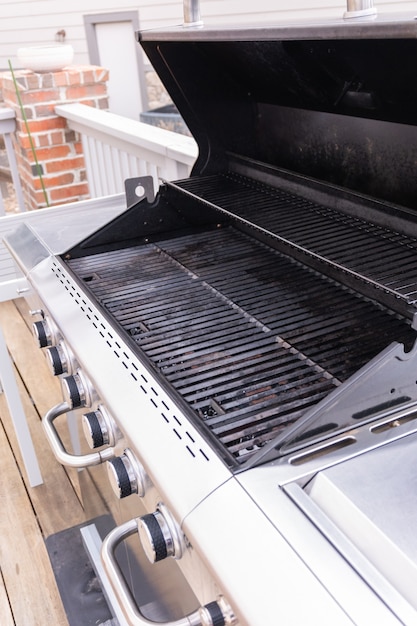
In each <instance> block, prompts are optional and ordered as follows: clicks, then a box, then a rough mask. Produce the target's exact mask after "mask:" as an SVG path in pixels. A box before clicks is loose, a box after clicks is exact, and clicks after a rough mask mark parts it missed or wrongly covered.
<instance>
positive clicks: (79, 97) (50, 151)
mask: <svg viewBox="0 0 417 626" xmlns="http://www.w3.org/2000/svg"><path fill="white" fill-rule="evenodd" d="M108 77H109V76H108V71H107V70H106V69H104V68H102V67H97V66H90V65H89V66H71V67H69V68H65V69H63V70H60V71H57V72H45V73H35V72H32V71H29V70H17V71H16V72H15V78H16V82H17V85H18V91H19V94H20V100H21V103H22V107H23V110H24V113H25V116H26V121H27V124H26V123H25V120H24V116H23V114H22V110H21V106H20V103H19V98H18V96H17V94H16V89H15V86H14V82H13V79H12V75H11V73H10V72H3V73H2V75H1V82H2V93H3V99H4V103H5V104H6V105H7V106H8V107H11V108H12V109H13V110H14V111H15V115H16V125H17V130H16V136H15V142H16V145H15V148H16V158H17V161H18V167H19V174H20V178H21V181H22V186H23V193H24V198H25V205H26V208H27V209H37V208H41V207H44V206H53V205H54V204H62V203H67V202H75V201H77V200H83V199H86V198H88V197H89V191H88V184H87V180H86V171H85V163H84V156H83V153H82V146H81V140H80V137H79V136H78V134H77V133H74V132H73V131H71V130H70V129H69V128H68V127H67V125H66V120H65V119H63V118H61V117H58V116H57V115H56V114H55V106H56V105H57V104H67V103H70V102H80V103H82V104H86V105H89V106H93V107H96V108H99V109H107V108H108V94H107V85H106V83H107V81H108ZM28 129H29V132H28ZM32 145H33V146H34V150H35V153H36V157H35V156H34V154H33V150H32ZM36 160H37V162H38V167H37V165H36ZM38 171H40V172H41V176H42V180H43V187H42V182H41V179H40V177H39V175H38Z"/></svg>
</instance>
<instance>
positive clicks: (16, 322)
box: [0, 300, 86, 626]
mask: <svg viewBox="0 0 417 626" xmlns="http://www.w3.org/2000/svg"><path fill="white" fill-rule="evenodd" d="M31 321H32V320H29V316H28V311H27V306H26V304H25V303H24V301H23V300H16V301H13V302H4V303H0V325H1V328H2V330H3V333H4V336H5V339H6V343H7V346H8V350H9V353H10V355H11V357H12V360H13V363H14V367H15V374H16V379H17V381H18V386H19V391H20V396H21V399H22V403H23V408H24V411H25V414H26V416H27V420H28V424H29V428H30V431H31V435H32V438H33V441H34V445H35V449H36V453H37V456H38V460H39V464H40V469H41V473H42V477H43V480H44V483H43V484H42V485H39V486H37V487H30V486H29V484H28V481H27V477H26V472H25V468H24V465H23V462H22V458H21V454H20V450H19V447H18V444H17V440H16V436H15V432H14V428H13V425H12V422H11V419H10V415H9V411H8V408H7V403H6V399H5V397H4V394H0V450H1V462H2V467H1V471H0V624H1V626H12V625H17V626H46V625H47V624H54V625H56V626H67V624H68V621H67V619H66V616H65V611H64V609H63V606H62V603H61V599H60V596H59V593H58V590H57V587H56V583H55V578H54V575H53V572H52V568H51V566H50V562H49V557H48V554H47V551H46V548H45V544H44V540H45V538H46V537H48V536H49V535H51V534H54V533H56V532H58V531H61V530H64V529H66V528H70V527H71V526H74V525H75V524H80V523H82V522H84V521H86V517H85V513H84V510H83V507H82V503H81V500H80V497H79V493H78V490H77V476H76V473H73V474H72V475H71V473H67V471H66V470H65V469H64V468H63V467H62V466H61V465H60V464H59V463H58V462H57V461H56V460H55V458H54V456H53V454H52V452H51V451H50V449H49V447H48V444H47V442H46V440H45V437H44V434H43V430H42V426H41V422H40V419H41V416H42V415H43V414H44V413H45V412H46V411H47V410H48V409H50V408H51V407H52V406H53V405H54V404H58V403H59V402H61V401H62V396H61V392H60V385H59V382H58V381H57V380H56V379H55V378H53V376H52V375H51V374H50V372H49V369H48V367H47V365H46V362H45V358H44V356H43V354H42V352H41V350H39V349H38V348H37V346H36V345H35V342H34V339H33V337H32V333H31V330H30V325H31Z"/></svg>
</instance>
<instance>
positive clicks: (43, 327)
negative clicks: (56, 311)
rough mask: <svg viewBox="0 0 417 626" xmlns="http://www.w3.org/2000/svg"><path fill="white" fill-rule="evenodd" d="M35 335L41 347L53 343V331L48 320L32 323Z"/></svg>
mask: <svg viewBox="0 0 417 626" xmlns="http://www.w3.org/2000/svg"><path fill="white" fill-rule="evenodd" d="M32 330H33V334H34V337H35V339H36V341H37V343H38V346H39V347H40V348H46V347H47V346H51V345H52V340H53V333H52V329H51V326H50V324H49V322H48V320H46V319H45V320H40V321H39V322H34V323H33V324H32Z"/></svg>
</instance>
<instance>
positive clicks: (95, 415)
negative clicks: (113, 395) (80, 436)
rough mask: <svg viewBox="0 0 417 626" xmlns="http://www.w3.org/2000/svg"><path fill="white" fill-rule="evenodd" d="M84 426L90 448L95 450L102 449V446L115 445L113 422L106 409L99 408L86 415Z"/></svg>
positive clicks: (83, 418) (84, 416)
mask: <svg viewBox="0 0 417 626" xmlns="http://www.w3.org/2000/svg"><path fill="white" fill-rule="evenodd" d="M82 426H83V431H84V435H85V438H86V440H87V443H88V445H89V446H90V448H92V449H95V448H101V446H106V445H110V446H113V445H114V443H115V434H114V426H113V421H112V420H111V418H110V416H109V415H108V413H107V411H106V409H105V408H104V407H98V408H97V409H96V410H95V411H90V412H89V413H84V415H83V416H82Z"/></svg>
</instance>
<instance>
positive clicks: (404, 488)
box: [6, 3, 417, 626]
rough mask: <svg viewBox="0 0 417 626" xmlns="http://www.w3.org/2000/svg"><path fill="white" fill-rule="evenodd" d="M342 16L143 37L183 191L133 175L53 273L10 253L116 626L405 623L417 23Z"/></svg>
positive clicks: (413, 566)
mask: <svg viewBox="0 0 417 626" xmlns="http://www.w3.org/2000/svg"><path fill="white" fill-rule="evenodd" d="M370 4H372V3H370ZM348 9H349V3H348ZM356 9H357V6H356V5H355V6H354V7H353V8H352V7H350V10H348V11H347V14H346V16H345V19H344V20H334V21H329V22H324V23H317V24H314V23H309V24H303V23H297V24H291V25H285V26H280V25H277V26H274V27H272V26H269V27H262V26H259V27H251V28H238V27H236V28H233V29H224V28H211V27H205V26H204V27H203V26H202V25H201V24H200V23H199V19H197V18H196V16H195V13H194V10H195V5H193V6H192V11H191V14H192V16H193V20H192V21H194V22H195V23H194V25H192V24H191V25H190V24H187V27H179V28H176V29H170V30H162V31H158V32H143V33H139V35H138V39H139V41H140V44H141V45H142V47H143V49H144V51H145V53H146V54H147V55H148V57H149V59H150V61H151V63H152V65H153V67H154V68H155V69H156V71H157V72H158V74H159V76H160V78H161V79H162V81H163V82H164V84H165V87H166V88H167V90H168V92H169V93H170V95H171V97H172V99H173V101H174V103H175V105H176V106H177V107H178V109H179V110H180V111H181V113H182V115H183V117H184V120H185V122H186V124H187V126H188V128H189V129H190V131H191V132H192V134H193V135H194V137H195V138H196V140H197V142H198V146H199V156H198V158H197V161H196V163H195V166H194V168H193V171H192V173H191V176H190V177H189V178H188V179H184V180H179V181H166V180H161V181H159V188H158V191H157V193H156V194H155V193H154V181H153V180H152V179H150V178H149V177H146V176H144V177H139V178H134V179H130V180H127V181H126V202H127V209H126V211H125V212H123V213H122V214H121V215H119V216H118V217H116V218H115V219H113V220H112V221H111V222H110V223H108V224H106V225H105V226H104V227H102V228H100V229H99V230H97V231H96V232H95V233H93V234H92V235H89V236H88V237H87V238H86V239H84V240H83V241H80V242H79V243H78V244H76V245H75V246H73V247H72V248H70V249H67V250H64V251H62V254H59V255H56V254H52V253H51V251H50V249H49V248H48V245H47V243H46V242H45V241H42V239H41V238H40V237H39V236H38V235H37V234H36V233H35V232H33V231H32V230H31V229H30V228H29V227H27V226H22V227H20V228H19V229H18V230H17V231H16V232H15V233H14V234H12V235H9V236H8V237H7V241H6V243H7V245H8V247H9V249H10V250H11V252H12V253H13V255H14V256H15V258H16V260H17V262H18V263H19V265H20V267H21V268H22V269H23V270H24V271H25V273H26V274H27V276H28V278H29V280H30V282H31V284H32V286H33V294H32V296H31V297H32V298H33V299H34V301H36V304H35V305H34V306H36V310H35V313H36V314H37V315H40V318H39V319H38V320H37V321H36V322H35V324H34V331H35V336H36V337H37V340H38V342H39V344H40V346H41V347H42V348H43V349H44V351H45V352H46V356H47V358H48V361H49V363H50V365H51V369H52V371H53V372H54V374H56V375H58V376H60V377H61V379H62V388H63V396H64V401H63V403H62V404H60V405H58V406H57V407H53V408H52V409H51V411H49V412H48V414H47V415H46V416H45V417H44V418H43V422H44V426H45V432H46V435H47V437H48V440H49V442H50V444H51V447H52V449H53V451H54V453H55V455H56V457H57V459H58V460H59V461H60V462H61V463H63V464H65V465H68V466H73V467H78V468H85V472H87V473H88V475H91V476H92V477H93V480H94V482H95V483H96V484H100V485H102V489H103V494H104V493H105V494H106V495H103V501H104V502H106V507H108V508H109V509H110V510H111V511H112V513H113V515H114V517H115V520H116V526H115V529H114V530H113V531H111V532H110V534H109V535H108V536H107V537H106V538H105V539H104V541H103V544H102V546H101V547H100V554H101V561H100V562H102V564H103V565H104V570H103V571H101V570H102V568H101V566H100V565H99V564H98V561H97V570H100V571H101V578H102V583H103V586H104V587H105V588H106V589H108V590H109V597H110V598H111V597H114V598H115V603H116V605H117V606H118V607H119V608H120V613H119V615H120V617H119V619H120V620H121V623H124V622H123V620H125V623H126V624H134V625H139V626H143V625H144V624H148V625H149V624H154V623H164V624H168V625H170V626H186V625H188V626H198V625H202V626H210V625H211V626H213V625H223V626H231V625H233V624H239V625H242V626H244V625H246V626H258V625H259V626H265V625H266V624H278V623H282V624H284V625H287V624H288V625H289V624H302V623H307V622H308V623H313V624H320V626H322V625H323V624H331V625H332V626H334V624H337V625H342V624H363V625H366V626H368V625H369V624H370V623H378V624H379V623H381V624H407V625H412V624H416V623H417V602H416V599H415V593H414V588H415V584H416V583H417V540H416V539H415V536H414V533H409V532H407V531H406V529H407V528H408V527H412V521H413V520H414V519H415V515H416V513H417V507H416V505H415V503H414V498H413V491H414V488H413V485H414V483H415V475H416V472H415V468H414V465H415V464H414V462H413V458H414V455H415V450H416V446H417V435H416V429H417V424H416V416H417V385H416V374H415V372H416V371H417V370H416V366H417V348H416V344H415V340H416V329H417V322H416V317H415V314H416V311H417V270H416V267H415V260H416V252H417V217H416V216H417V214H416V206H415V201H416V198H417V178H416V176H415V175H414V169H415V164H416V162H417V148H416V146H417V89H416V86H415V81H414V80H413V78H414V76H413V73H414V63H413V61H414V60H415V59H416V58H417V22H416V20H415V18H414V16H407V15H405V16H401V17H398V16H388V17H384V16H378V17H377V16H376V15H375V12H374V10H373V9H372V8H371V7H368V6H367V7H365V8H364V9H363V11H361V10H356ZM349 18H354V19H349ZM66 414H68V416H70V415H76V416H77V419H79V420H80V421H81V422H82V425H83V429H84V433H85V435H86V438H87V441H88V443H89V446H90V448H91V449H92V450H91V449H90V448H89V450H88V451H87V452H85V451H84V450H82V449H81V450H78V451H75V452H74V451H68V450H67V447H66V446H65V445H64V443H63V438H62V436H61V435H60V434H59V427H58V423H59V419H58V418H60V416H62V415H66ZM76 445H77V442H76ZM80 445H81V448H83V445H84V444H80ZM103 466H104V467H106V469H107V473H108V477H109V481H108V480H107V478H106V477H105V478H106V479H105V480H104V481H103V480H102V479H101V476H102V474H103ZM85 475H86V474H83V473H80V481H81V482H82V480H83V476H84V477H85ZM108 484H111V486H112V487H113V491H114V492H115V494H116V495H117V497H118V499H116V498H115V497H114V494H113V493H112V495H111V496H108V495H107V485H108ZM87 501H88V497H86V502H87ZM116 502H117V504H115V503H116ZM89 532H90V534H89ZM132 536H133V538H132ZM94 537H95V535H94V531H93V530H91V531H86V532H85V543H86V548H87V550H88V551H89V552H90V555H91V558H92V560H93V562H94V559H98V556H97V554H96V553H95V552H94V547H92V546H93V544H94V542H95V541H96V540H95V539H94ZM132 539H133V541H132ZM128 542H129V546H130V547H129V550H128V552H129V555H130V556H129V559H131V564H132V563H133V562H134V563H135V564H138V565H137V568H138V569H135V568H134V567H132V565H130V566H129V567H128V568H127V570H124V568H123V566H122V564H121V563H120V558H119V557H118V553H117V550H118V549H120V546H121V544H127V543H128ZM99 544H101V540H99ZM148 561H150V562H151V563H152V565H150V564H149V563H148ZM135 567H136V566H135ZM100 568H101V569H100ZM172 568H174V569H172ZM132 572H133V573H132ZM137 572H139V573H137ZM142 576H144V577H145V578H146V580H147V584H148V583H149V585H150V588H152V589H155V590H156V589H160V588H161V587H163V589H164V591H163V592H160V591H158V593H157V594H156V595H158V601H155V600H154V595H153V593H154V592H151V593H150V597H149V598H146V599H145V600H144V599H143V592H142V594H141V593H140V592H139V593H136V591H135V587H136V586H137V581H138V580H139V578H140V577H142ZM167 579H168V580H169V581H170V582H169V583H168V584H165V582H163V581H166V580H167ZM172 581H175V585H174V589H172V587H173V584H172ZM177 581H178V586H177ZM155 593H156V592H155ZM161 596H163V598H161ZM300 597H302V601H301V602H300ZM109 602H110V603H111V602H112V601H111V599H110V600H109Z"/></svg>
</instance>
